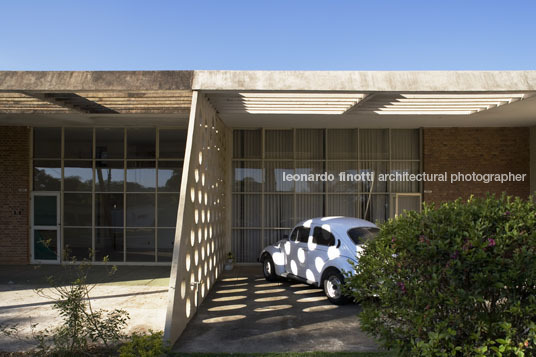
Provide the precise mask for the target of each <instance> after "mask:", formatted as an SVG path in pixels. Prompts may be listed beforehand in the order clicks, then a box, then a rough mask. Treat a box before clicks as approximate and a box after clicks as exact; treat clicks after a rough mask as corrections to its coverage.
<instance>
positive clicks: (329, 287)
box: [324, 269, 348, 305]
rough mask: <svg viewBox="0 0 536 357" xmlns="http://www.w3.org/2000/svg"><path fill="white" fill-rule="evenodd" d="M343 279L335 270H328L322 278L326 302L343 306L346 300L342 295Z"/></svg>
mask: <svg viewBox="0 0 536 357" xmlns="http://www.w3.org/2000/svg"><path fill="white" fill-rule="evenodd" d="M343 286H344V277H343V276H342V274H341V273H340V272H339V271H338V270H335V269H332V270H329V271H328V272H326V274H325V276H324V293H325V294H326V296H327V298H328V300H329V301H330V302H331V303H332V304H335V305H343V304H346V303H347V302H348V298H347V297H346V296H345V295H344V294H343V289H342V288H343Z"/></svg>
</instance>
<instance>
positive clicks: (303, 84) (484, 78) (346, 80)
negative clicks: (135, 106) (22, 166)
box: [0, 70, 536, 92]
mask: <svg viewBox="0 0 536 357" xmlns="http://www.w3.org/2000/svg"><path fill="white" fill-rule="evenodd" d="M189 89H193V90H208V91H210V90H214V91H221V90H273V91H279V90H289V91H290V90H292V91H361V92H363V91H364V92H378V91H380V92H445V91H447V92H474V91H478V92H487V91H490V92H500V91H524V92H526V91H536V71H205V70H200V71H197V70H188V71H0V91H81V90H101V91H108V90H110V91H121V90H128V91H147V90H153V91H159V90H161V91H165V90H189Z"/></svg>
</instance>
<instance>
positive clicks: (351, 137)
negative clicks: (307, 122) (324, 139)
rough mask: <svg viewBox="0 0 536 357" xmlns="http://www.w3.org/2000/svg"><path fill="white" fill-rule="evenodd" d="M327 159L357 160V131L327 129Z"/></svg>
mask: <svg viewBox="0 0 536 357" xmlns="http://www.w3.org/2000/svg"><path fill="white" fill-rule="evenodd" d="M327 154H328V158H329V159H340V160H343V159H344V160H346V159H353V160H356V159H357V130H355V129H353V130H352V129H328V152H327Z"/></svg>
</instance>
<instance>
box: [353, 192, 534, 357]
mask: <svg viewBox="0 0 536 357" xmlns="http://www.w3.org/2000/svg"><path fill="white" fill-rule="evenodd" d="M535 228H536V210H535V205H534V204H533V202H532V200H529V201H523V200H521V199H519V198H516V199H513V198H511V197H507V196H505V195H503V196H501V197H500V198H495V197H494V196H488V197H486V198H473V197H472V198H470V199H469V200H468V201H465V202H464V201H462V200H456V201H454V202H449V203H445V204H442V205H440V206H438V207H434V206H433V205H431V206H426V205H425V207H424V209H423V211H422V212H421V213H418V212H408V213H406V214H405V215H404V216H402V217H399V218H397V219H393V220H389V221H388V222H386V223H385V224H383V225H382V226H381V230H380V233H379V236H378V238H377V239H376V240H374V241H372V242H371V243H370V244H369V245H368V247H367V248H366V249H365V252H364V253H363V255H362V256H361V257H360V260H359V264H358V266H356V275H354V276H353V277H348V280H347V281H348V285H347V287H348V288H349V289H351V290H349V292H350V293H351V294H352V295H353V296H354V298H355V299H356V300H358V301H361V305H362V312H361V314H360V315H359V319H360V321H361V327H362V328H363V330H365V331H367V332H369V333H370V334H372V335H374V336H376V337H378V338H379V339H380V341H382V343H383V344H384V346H385V347H387V348H395V349H398V350H399V351H400V353H401V354H402V355H412V356H415V355H421V356H535V355H536V229H535Z"/></svg>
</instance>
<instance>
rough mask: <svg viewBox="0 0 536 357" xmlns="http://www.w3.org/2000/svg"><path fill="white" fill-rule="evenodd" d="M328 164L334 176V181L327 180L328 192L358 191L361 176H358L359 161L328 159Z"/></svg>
mask: <svg viewBox="0 0 536 357" xmlns="http://www.w3.org/2000/svg"><path fill="white" fill-rule="evenodd" d="M326 166H327V169H328V170H327V171H328V173H329V174H332V175H333V177H334V180H333V181H326V185H327V187H328V192H357V189H358V187H359V185H360V181H357V179H358V178H361V177H358V176H357V173H358V170H357V161H328V162H327V164H326ZM341 173H342V174H343V177H341V175H340V174H341Z"/></svg>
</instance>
